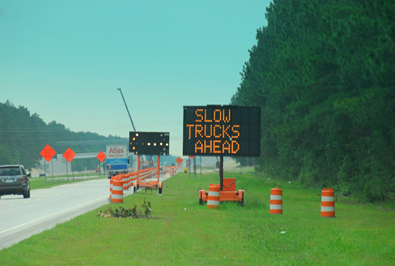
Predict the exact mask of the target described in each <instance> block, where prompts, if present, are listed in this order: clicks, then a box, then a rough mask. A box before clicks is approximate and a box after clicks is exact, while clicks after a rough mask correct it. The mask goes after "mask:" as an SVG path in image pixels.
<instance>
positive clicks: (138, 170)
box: [137, 155, 141, 184]
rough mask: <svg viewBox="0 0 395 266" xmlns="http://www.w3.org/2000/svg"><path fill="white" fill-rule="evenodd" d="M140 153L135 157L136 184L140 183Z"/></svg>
mask: <svg viewBox="0 0 395 266" xmlns="http://www.w3.org/2000/svg"><path fill="white" fill-rule="evenodd" d="M140 160H141V158H140V155H139V156H138V157H137V184H140V180H139V178H140Z"/></svg>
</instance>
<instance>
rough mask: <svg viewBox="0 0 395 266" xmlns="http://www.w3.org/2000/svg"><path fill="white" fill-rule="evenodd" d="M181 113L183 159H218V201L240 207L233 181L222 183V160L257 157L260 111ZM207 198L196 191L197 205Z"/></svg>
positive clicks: (188, 109)
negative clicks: (234, 203)
mask: <svg viewBox="0 0 395 266" xmlns="http://www.w3.org/2000/svg"><path fill="white" fill-rule="evenodd" d="M183 111H184V122H183V155H189V156H192V155H202V156H220V165H219V176H220V192H221V201H239V202H240V203H241V204H242V205H243V204H244V191H243V190H239V191H237V192H236V191H235V190H236V186H235V184H236V179H227V180H224V179H223V156H238V157H239V156H248V157H259V156H260V146H261V142H260V139H261V108H260V107H259V106H255V107H246V106H235V105H222V106H221V105H207V106H184V108H183ZM224 181H225V183H226V184H224ZM207 195H208V193H207V192H205V191H204V190H199V203H200V204H202V202H203V201H207Z"/></svg>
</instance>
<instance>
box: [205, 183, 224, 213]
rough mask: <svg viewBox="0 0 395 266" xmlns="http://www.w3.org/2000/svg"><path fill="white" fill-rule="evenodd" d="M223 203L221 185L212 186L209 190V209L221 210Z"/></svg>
mask: <svg viewBox="0 0 395 266" xmlns="http://www.w3.org/2000/svg"><path fill="white" fill-rule="evenodd" d="M220 203H221V191H220V186H219V185H213V184H210V186H209V188H208V198H207V208H208V209H210V208H213V209H215V208H219V205H220Z"/></svg>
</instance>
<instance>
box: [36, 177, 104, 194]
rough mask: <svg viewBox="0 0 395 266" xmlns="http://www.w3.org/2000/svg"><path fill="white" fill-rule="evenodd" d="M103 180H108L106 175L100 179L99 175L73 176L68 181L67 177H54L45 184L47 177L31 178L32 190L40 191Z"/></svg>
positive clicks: (48, 178) (49, 178)
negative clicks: (41, 189)
mask: <svg viewBox="0 0 395 266" xmlns="http://www.w3.org/2000/svg"><path fill="white" fill-rule="evenodd" d="M81 177H84V178H86V179H82V178H81ZM101 178H108V176H106V175H102V176H101V177H98V174H96V175H94V174H78V177H77V175H75V177H74V178H73V175H71V176H70V175H69V176H68V179H67V176H66V175H60V176H54V177H53V179H52V176H47V180H46V182H45V177H44V176H40V177H34V178H30V189H31V190H33V189H39V188H51V187H54V186H60V185H63V184H69V183H75V182H83V181H87V180H94V179H101Z"/></svg>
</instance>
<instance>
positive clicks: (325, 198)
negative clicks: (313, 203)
mask: <svg viewBox="0 0 395 266" xmlns="http://www.w3.org/2000/svg"><path fill="white" fill-rule="evenodd" d="M321 217H333V218H334V217H335V191H333V189H331V188H324V189H323V190H322V197H321Z"/></svg>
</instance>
